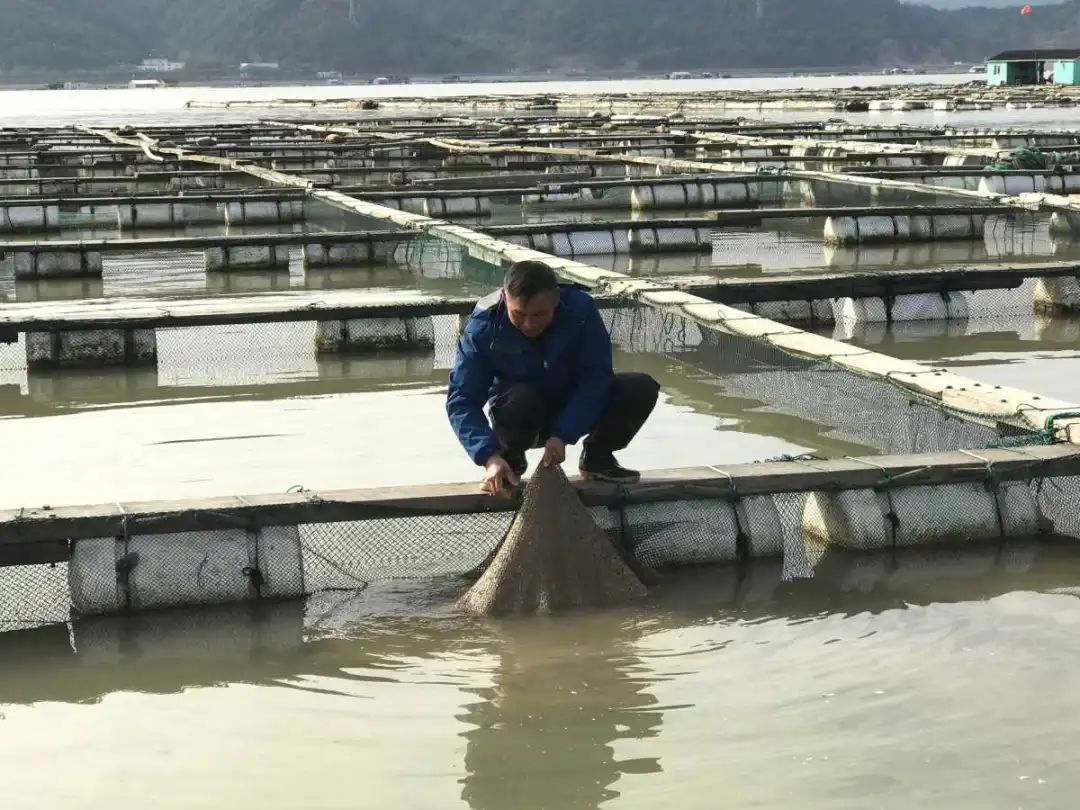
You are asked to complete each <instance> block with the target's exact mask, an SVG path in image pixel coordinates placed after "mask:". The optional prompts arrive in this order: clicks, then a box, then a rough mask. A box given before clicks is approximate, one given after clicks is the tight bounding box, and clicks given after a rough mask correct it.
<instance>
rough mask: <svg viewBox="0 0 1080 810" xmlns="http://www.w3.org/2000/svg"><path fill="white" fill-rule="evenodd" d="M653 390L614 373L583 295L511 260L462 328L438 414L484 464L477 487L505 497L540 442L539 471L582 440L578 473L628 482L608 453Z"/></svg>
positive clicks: (641, 414) (635, 424) (645, 410)
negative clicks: (441, 411) (442, 414)
mask: <svg viewBox="0 0 1080 810" xmlns="http://www.w3.org/2000/svg"><path fill="white" fill-rule="evenodd" d="M659 392H660V387H659V386H658V385H657V383H656V381H655V380H654V379H653V378H652V377H650V376H648V375H647V374H616V373H615V372H614V370H613V369H612V367H611V338H610V337H609V336H608V333H607V329H605V328H604V323H603V321H602V320H601V319H600V313H599V312H598V311H597V309H596V304H595V303H594V302H593V300H592V298H591V297H590V296H589V295H588V294H587V293H585V292H583V291H582V290H580V289H578V288H577V287H575V286H572V285H560V284H559V283H558V280H557V279H556V277H555V273H554V271H552V269H551V268H550V267H548V266H547V265H545V264H542V263H541V262H519V263H517V264H515V265H514V266H513V267H511V268H510V269H509V270H508V271H507V273H506V278H505V281H504V283H503V288H502V289H501V290H500V291H499V292H498V293H494V294H493V295H491V296H488V297H487V298H485V299H482V300H481V301H480V302H479V303H478V304H477V306H476V309H475V310H474V311H473V313H472V316H471V317H470V318H469V322H468V324H467V325H466V326H465V331H464V333H463V334H462V336H461V339H460V340H459V341H458V353H457V360H456V361H455V363H454V368H453V370H452V371H451V372H450V392H449V394H448V395H447V398H446V411H447V413H448V414H449V416H450V424H451V425H452V426H453V428H454V432H455V433H457V436H458V439H459V440H460V441H461V444H462V446H463V447H464V448H465V451H466V452H467V453H468V454H469V455H470V456H471V457H472V460H473V461H475V462H476V463H477V464H478V465H480V466H482V467H483V468H484V491H485V492H489V493H490V494H492V495H495V496H497V497H504V498H505V497H510V495H511V493H512V492H513V489H514V488H515V487H517V486H518V485H519V483H520V481H521V476H522V475H523V474H524V473H525V470H526V468H527V464H526V461H525V451H526V450H527V449H529V448H532V447H541V446H542V447H543V448H544V458H543V464H544V465H545V466H550V465H552V464H562V463H563V462H564V461H565V460H566V445H568V444H576V443H577V441H578V440H579V439H581V437H582V436H586V434H587V438H586V439H585V442H584V446H583V450H582V454H581V462H580V465H579V466H580V469H581V473H582V475H583V476H585V477H586V478H591V479H595V480H600V481H611V482H615V483H633V482H635V481H637V480H638V479H639V478H640V477H641V476H640V474H639V473H637V472H634V471H633V470H627V469H625V468H623V467H621V466H620V465H619V463H618V462H617V461H616V460H615V455H614V454H615V451H617V450H622V449H623V448H625V447H626V446H627V445H628V444H629V443H630V441H631V439H633V438H634V436H635V435H636V434H637V432H638V430H639V429H640V428H641V426H642V425H643V424H644V423H645V420H646V419H648V418H649V414H651V413H652V410H653V408H654V407H655V406H656V399H657V396H658V394H659ZM485 404H487V405H489V406H490V411H491V424H489V423H488V419H487V417H486V416H485V414H484V406H485Z"/></svg>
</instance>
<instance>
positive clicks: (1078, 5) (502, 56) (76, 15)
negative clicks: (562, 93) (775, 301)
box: [0, 0, 1080, 74]
mask: <svg viewBox="0 0 1080 810" xmlns="http://www.w3.org/2000/svg"><path fill="white" fill-rule="evenodd" d="M933 2H935V3H936V4H938V5H941V4H949V5H960V4H961V2H960V0H933ZM964 2H965V3H966V2H967V0H964ZM984 2H993V0H984ZM1009 5H1010V7H1008V8H1004V9H986V8H979V9H961V10H955V11H944V10H939V9H935V8H930V7H929V6H923V5H913V4H910V3H901V2H899V0H604V2H600V0H0V69H7V70H12V69H20V68H35V69H37V68H56V69H68V68H75V67H87V68H100V67H107V66H110V65H115V64H117V63H128V64H130V63H135V62H138V61H139V60H141V59H142V58H143V57H145V56H148V55H155V56H167V57H169V58H172V59H181V60H186V61H189V62H198V63H220V64H227V65H232V66H235V65H237V64H238V63H239V62H241V61H278V62H281V63H282V64H283V65H291V66H297V67H311V68H316V69H338V70H343V71H350V72H360V73H397V74H409V73H439V72H445V73H466V72H505V71H509V70H512V69H520V70H529V71H539V70H544V69H555V70H565V69H625V70H631V71H636V70H640V71H658V70H675V69H683V68H700V69H713V70H716V69H723V68H765V67H827V66H836V65H869V66H873V65H878V66H891V65H910V64H920V63H927V62H940V63H948V62H952V61H954V60H972V61H974V60H979V59H983V58H985V57H986V56H987V55H990V54H993V53H996V52H997V51H1000V50H1005V49H1006V48H1011V47H1048V46H1052V45H1058V46H1069V45H1078V44H1080V0H1070V2H1067V3H1063V4H1059V5H1047V6H1042V5H1039V6H1038V7H1037V9H1036V13H1035V14H1032V15H1031V16H1029V17H1024V18H1021V17H1020V16H1019V11H1018V9H1019V5H1020V4H1019V3H1017V2H1012V3H1010V4H1009Z"/></svg>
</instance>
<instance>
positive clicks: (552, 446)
mask: <svg viewBox="0 0 1080 810" xmlns="http://www.w3.org/2000/svg"><path fill="white" fill-rule="evenodd" d="M564 461H566V442H564V441H563V440H562V439H560V438H559V437H558V436H552V437H551V438H550V439H548V440H547V442H546V443H545V444H544V460H543V461H542V462H541V464H543V465H544V466H545V467H552V466H554V467H558V466H559V465H561V464H562V463H563V462H564Z"/></svg>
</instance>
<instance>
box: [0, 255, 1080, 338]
mask: <svg viewBox="0 0 1080 810" xmlns="http://www.w3.org/2000/svg"><path fill="white" fill-rule="evenodd" d="M1077 275H1080V265H1077V264H1069V263H1055V264H1048V265H1009V266H1001V265H997V266H985V267H956V268H944V269H931V270H901V271H879V272H874V273H808V274H805V275H788V276H759V277H754V278H709V277H708V276H702V275H690V276H664V277H658V278H655V279H653V280H652V281H653V287H652V289H653V290H654V292H661V291H663V290H665V289H667V290H672V291H679V292H687V293H692V294H694V295H698V296H701V297H702V298H706V299H708V300H709V301H714V302H720V303H725V304H749V303H758V302H766V301H810V300H817V299H830V298H881V297H886V296H890V295H901V294H909V293H911V294H914V293H935V292H944V291H958V290H986V289H995V290H997V289H1001V290H1007V289H1015V288H1017V287H1019V286H1020V285H1021V284H1022V283H1023V282H1024V280H1025V279H1028V278H1060V277H1073V276H1077ZM596 301H597V304H598V305H599V306H600V307H601V308H610V307H616V306H632V305H633V303H632V302H630V301H627V300H624V299H620V298H618V297H616V296H604V295H599V296H597V297H596ZM475 306H476V298H475V297H470V296H432V295H428V294H425V293H422V292H410V291H403V292H387V293H381V292H370V291H365V290H362V289H361V290H318V291H295V292H294V291H288V292H273V293H260V294H257V295H249V296H213V297H205V298H182V299H178V298H99V299H87V300H75V301H34V302H22V303H20V302H15V303H10V304H5V305H4V306H3V307H2V308H0V328H2V329H4V330H5V331H8V332H10V331H47V330H77V329H103V328H118V329H136V328H140V329H150V328H169V327H185V326H214V325H222V324H247V323H281V322H289V321H310V320H343V319H354V318H420V317H428V316H434V315H467V314H468V313H470V312H471V311H472V310H473V308H474V307H475Z"/></svg>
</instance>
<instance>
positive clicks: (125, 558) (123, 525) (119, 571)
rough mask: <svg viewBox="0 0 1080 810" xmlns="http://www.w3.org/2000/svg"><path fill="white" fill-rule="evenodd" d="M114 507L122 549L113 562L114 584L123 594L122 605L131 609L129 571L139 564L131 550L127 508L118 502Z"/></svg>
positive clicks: (136, 555)
mask: <svg viewBox="0 0 1080 810" xmlns="http://www.w3.org/2000/svg"><path fill="white" fill-rule="evenodd" d="M116 508H117V509H118V510H119V511H120V540H121V542H122V543H123V551H124V553H123V554H122V555H121V556H119V557H117V559H116V563H115V569H116V585H117V587H118V588H120V590H121V591H122V592H123V594H124V607H125V608H126V609H127V610H131V572H132V571H134V570H135V568H136V566H138V564H139V555H138V554H133V553H132V552H131V528H130V525H129V523H128V513H127V510H125V509H124V507H123V505H122V504H120V503H117V504H116Z"/></svg>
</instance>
